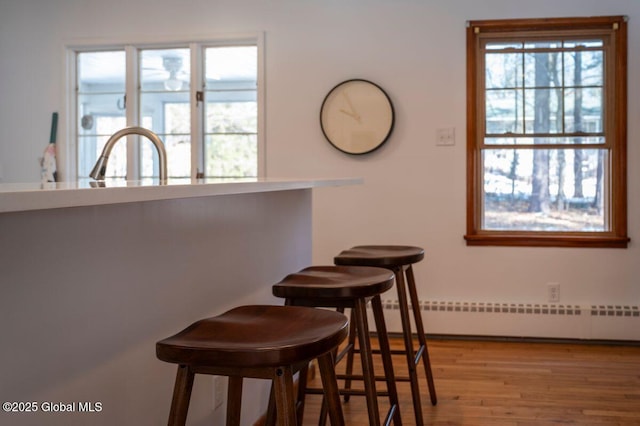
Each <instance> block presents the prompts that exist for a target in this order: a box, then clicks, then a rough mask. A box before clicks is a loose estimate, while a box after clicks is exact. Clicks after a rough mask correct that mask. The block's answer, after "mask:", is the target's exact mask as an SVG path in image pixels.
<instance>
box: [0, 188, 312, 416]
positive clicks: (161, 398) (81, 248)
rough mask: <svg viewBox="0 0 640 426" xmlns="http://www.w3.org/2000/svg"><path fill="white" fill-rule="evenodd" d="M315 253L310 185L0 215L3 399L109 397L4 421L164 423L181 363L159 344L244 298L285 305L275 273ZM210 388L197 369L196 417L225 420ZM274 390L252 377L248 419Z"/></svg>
mask: <svg viewBox="0 0 640 426" xmlns="http://www.w3.org/2000/svg"><path fill="white" fill-rule="evenodd" d="M310 262H311V190H310V189H303V190H290V191H279V192H268V193H258V194H242V195H225V196H214V197H203V198H194V199H181V200H166V201H152V202H140V203H129V204H119V205H105V206H94V207H77V208H67V209H54V210H41V211H31V212H22V213H4V214H0V281H1V288H2V297H1V298H0V318H1V320H2V324H4V325H5V326H6V327H5V330H4V333H3V339H2V351H0V400H2V401H3V402H4V401H35V402H38V403H39V404H42V403H44V402H53V403H63V404H67V403H78V402H100V403H101V411H99V412H94V413H79V412H77V408H78V406H77V405H76V407H75V408H76V411H75V412H71V413H60V412H56V413H52V412H49V413H44V412H42V407H41V409H40V410H39V412H37V413H31V414H27V413H22V414H21V413H5V412H2V413H0V424H12V425H23V424H24V425H28V424H36V423H37V424H47V425H49V426H51V425H76V424H77V425H84V424H87V422H90V423H91V424H94V425H114V424H122V425H127V424H164V423H166V418H167V415H168V412H169V405H170V400H171V393H172V387H173V380H174V377H175V376H174V375H175V366H174V365H171V364H167V363H163V362H161V361H159V360H157V359H156V357H155V342H156V341H158V340H160V339H162V338H164V337H168V336H169V335H171V334H173V333H176V332H177V331H179V330H180V329H182V328H183V327H185V326H187V325H188V324H190V323H192V322H194V321H196V320H198V319H201V318H204V317H207V316H212V315H215V314H218V313H221V312H223V311H224V310H227V309H229V308H231V307H233V306H237V305H240V304H251V303H269V304H281V303H282V301H281V300H278V299H275V298H273V297H272V296H271V285H272V284H273V283H275V282H277V281H279V280H281V279H282V278H283V277H284V276H285V275H286V274H288V273H291V272H293V271H297V270H299V269H301V268H303V267H305V266H308V265H309V264H310ZM212 388H213V386H212V379H211V378H209V377H205V376H203V377H198V378H197V379H196V384H195V388H194V393H193V397H192V405H191V409H190V413H189V419H190V424H201V423H206V422H211V421H216V420H218V419H222V418H223V417H221V416H223V415H224V410H223V409H222V410H217V411H216V412H213V402H212V400H213V395H212V393H213V389H212ZM267 389H268V387H267V386H266V384H265V383H262V382H256V383H252V382H251V381H249V383H248V385H247V386H246V388H245V392H246V395H245V398H248V399H247V401H249V400H250V401H252V402H253V403H252V404H244V407H243V410H244V411H243V415H244V417H245V421H246V424H251V423H252V422H253V421H255V419H256V418H257V417H258V416H259V415H260V414H261V413H262V411H263V409H264V407H265V406H266V401H267V397H268V394H267ZM223 408H224V407H223ZM7 422H8V423H7ZM243 423H244V422H243Z"/></svg>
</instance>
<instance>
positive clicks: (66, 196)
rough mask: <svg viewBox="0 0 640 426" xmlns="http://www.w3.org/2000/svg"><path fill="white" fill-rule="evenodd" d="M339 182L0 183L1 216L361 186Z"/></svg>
mask: <svg viewBox="0 0 640 426" xmlns="http://www.w3.org/2000/svg"><path fill="white" fill-rule="evenodd" d="M362 182H363V181H362V179H360V178H338V179H323V178H319V179H287V178H240V179H169V180H168V181H167V182H166V183H165V184H163V185H160V184H159V182H158V180H157V179H146V180H139V181H125V180H123V179H117V180H116V179H114V180H106V181H104V182H100V183H98V182H95V181H93V180H89V179H83V180H80V181H77V182H56V183H45V184H41V183H14V184H0V213H7V212H20V211H29V210H44V209H56V208H64V207H80V206H94V205H101V204H118V203H131V202H139V201H154V200H170V199H178V198H191V197H210V196H215V195H231V194H247V193H257V192H271V191H287V190H294V189H308V188H318V187H326V186H343V185H356V184H361V183H362Z"/></svg>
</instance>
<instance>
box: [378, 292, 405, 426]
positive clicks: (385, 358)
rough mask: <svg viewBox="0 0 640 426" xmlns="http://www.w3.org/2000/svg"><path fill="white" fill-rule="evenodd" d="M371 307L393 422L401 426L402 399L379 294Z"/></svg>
mask: <svg viewBox="0 0 640 426" xmlns="http://www.w3.org/2000/svg"><path fill="white" fill-rule="evenodd" d="M371 308H372V310H373V318H374V320H375V322H376V331H377V332H378V342H379V345H380V355H381V356H382V366H383V367H384V376H385V379H386V381H387V391H388V392H389V403H390V405H391V409H392V410H394V411H393V416H392V417H393V424H394V425H396V426H400V425H402V419H401V418H400V401H399V400H398V390H397V388H396V378H395V376H394V373H393V361H392V360H391V346H390V345H389V336H388V335H387V325H386V323H385V320H384V313H383V311H382V300H381V299H380V295H379V294H378V295H376V296H374V297H373V299H371ZM394 407H395V408H394Z"/></svg>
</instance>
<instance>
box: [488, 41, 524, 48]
mask: <svg viewBox="0 0 640 426" xmlns="http://www.w3.org/2000/svg"><path fill="white" fill-rule="evenodd" d="M485 49H487V50H504V49H522V43H520V42H517V41H516V42H509V41H497V42H495V41H492V42H488V43H487V44H486V45H485Z"/></svg>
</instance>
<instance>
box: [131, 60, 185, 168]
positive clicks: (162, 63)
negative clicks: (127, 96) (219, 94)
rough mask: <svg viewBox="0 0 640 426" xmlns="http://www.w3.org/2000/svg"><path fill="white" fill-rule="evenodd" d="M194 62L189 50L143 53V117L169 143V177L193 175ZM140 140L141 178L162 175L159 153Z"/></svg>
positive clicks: (151, 128)
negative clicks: (191, 95)
mask: <svg viewBox="0 0 640 426" xmlns="http://www.w3.org/2000/svg"><path fill="white" fill-rule="evenodd" d="M190 63H191V62H190V51H189V49H187V48H179V49H147V50H142V51H140V85H141V93H140V111H141V116H142V117H144V122H146V123H147V124H146V125H145V127H147V128H149V129H150V130H152V131H153V132H154V133H156V134H157V135H158V136H159V137H160V139H161V140H162V141H163V142H164V144H165V149H166V151H167V174H168V176H169V177H189V176H191V148H190V141H191V137H190V133H191V110H190V105H189V85H190ZM140 140H141V145H140V172H141V176H142V177H152V176H158V174H159V171H158V154H157V152H156V150H155V148H154V147H153V145H152V144H151V142H150V141H147V140H146V139H145V138H141V139H140Z"/></svg>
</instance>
